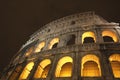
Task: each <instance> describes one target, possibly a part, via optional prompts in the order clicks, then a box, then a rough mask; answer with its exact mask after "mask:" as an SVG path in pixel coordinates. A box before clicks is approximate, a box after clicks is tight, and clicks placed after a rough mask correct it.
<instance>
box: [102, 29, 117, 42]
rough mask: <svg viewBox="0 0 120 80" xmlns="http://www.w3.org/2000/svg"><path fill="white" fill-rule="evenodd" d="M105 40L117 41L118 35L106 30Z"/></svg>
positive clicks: (103, 33)
mask: <svg viewBox="0 0 120 80" xmlns="http://www.w3.org/2000/svg"><path fill="white" fill-rule="evenodd" d="M102 36H103V40H104V42H117V41H118V39H117V36H116V34H115V33H114V32H112V31H108V30H105V31H103V32H102Z"/></svg>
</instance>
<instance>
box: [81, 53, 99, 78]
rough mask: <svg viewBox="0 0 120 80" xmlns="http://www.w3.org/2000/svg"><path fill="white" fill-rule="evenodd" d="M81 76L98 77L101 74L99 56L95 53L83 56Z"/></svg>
mask: <svg viewBox="0 0 120 80" xmlns="http://www.w3.org/2000/svg"><path fill="white" fill-rule="evenodd" d="M81 76H87V77H97V76H101V69H100V63H99V58H98V57H97V56H95V55H93V54H89V55H86V56H84V57H83V58H82V64H81Z"/></svg>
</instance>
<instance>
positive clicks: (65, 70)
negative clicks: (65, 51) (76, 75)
mask: <svg viewBox="0 0 120 80" xmlns="http://www.w3.org/2000/svg"><path fill="white" fill-rule="evenodd" d="M72 64H73V60H72V58H71V57H69V56H66V57H63V58H61V59H60V60H59V61H58V64H57V67H56V72H55V76H56V77H71V75H72Z"/></svg>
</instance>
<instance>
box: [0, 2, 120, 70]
mask: <svg viewBox="0 0 120 80" xmlns="http://www.w3.org/2000/svg"><path fill="white" fill-rule="evenodd" d="M86 11H95V13H96V14H98V15H100V16H102V17H103V18H104V19H106V20H108V21H109V22H117V23H120V0H1V1H0V72H2V70H3V68H4V67H5V66H7V65H8V63H9V62H10V60H11V58H12V57H13V55H15V54H16V53H17V51H18V50H19V49H20V47H21V46H22V45H23V44H25V43H26V41H27V40H28V39H29V36H30V35H31V34H33V33H34V32H35V31H37V30H38V29H39V28H40V27H41V26H43V25H45V24H47V23H49V22H51V21H53V20H56V19H59V18H61V17H64V16H67V15H70V14H74V13H80V12H86Z"/></svg>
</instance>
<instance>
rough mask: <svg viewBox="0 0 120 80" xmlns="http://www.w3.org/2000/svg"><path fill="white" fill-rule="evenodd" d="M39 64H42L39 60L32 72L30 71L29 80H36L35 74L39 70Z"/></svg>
mask: <svg viewBox="0 0 120 80" xmlns="http://www.w3.org/2000/svg"><path fill="white" fill-rule="evenodd" d="M39 63H40V60H37V61H35V62H34V66H33V68H32V70H31V71H30V74H29V76H28V77H27V80H33V79H34V74H35V72H36V70H37V68H38V65H39Z"/></svg>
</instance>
